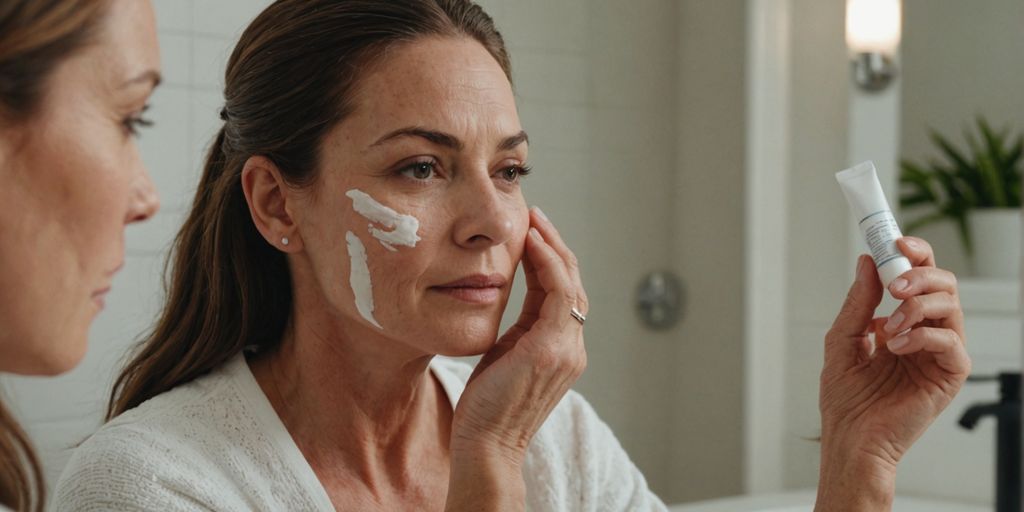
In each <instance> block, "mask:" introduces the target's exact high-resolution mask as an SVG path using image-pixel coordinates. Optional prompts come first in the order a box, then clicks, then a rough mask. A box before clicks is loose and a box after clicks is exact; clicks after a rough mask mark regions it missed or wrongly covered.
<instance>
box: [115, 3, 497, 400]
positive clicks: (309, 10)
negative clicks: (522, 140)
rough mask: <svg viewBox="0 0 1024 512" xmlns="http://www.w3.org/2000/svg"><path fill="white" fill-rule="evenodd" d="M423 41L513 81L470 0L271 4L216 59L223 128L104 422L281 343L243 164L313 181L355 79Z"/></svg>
mask: <svg viewBox="0 0 1024 512" xmlns="http://www.w3.org/2000/svg"><path fill="white" fill-rule="evenodd" d="M425 37H470V38H473V39H474V40H476V41H478V42H479V43H480V44H482V45H483V46H484V47H485V48H486V49H487V50H488V51H489V52H490V54H491V55H492V56H493V57H494V59H495V60H496V61H497V62H498V63H499V64H500V65H501V67H502V69H503V70H504V71H505V75H506V76H507V77H509V80H510V81H511V71H510V68H511V66H510V63H509V57H508V53H507V52H506V50H505V44H504V41H503V40H502V37H501V34H500V33H498V31H497V30H496V29H495V27H494V23H493V21H492V20H491V18H490V16H488V15H487V14H486V13H485V12H484V11H483V9H481V8H480V7H479V6H478V5H476V4H474V3H473V2H471V1H469V0H404V1H401V2H395V1H391V0H278V1H276V2H274V3H273V4H272V5H271V6H269V7H268V8H267V9H266V10H264V11H263V12H262V13H261V14H260V15H259V16H258V17H257V18H256V19H255V20H254V21H253V22H252V23H251V24H250V25H249V27H248V28H247V29H246V30H245V32H244V33H243V34H242V37H241V39H240V40H239V42H238V45H237V46H235V50H234V52H233V53H232V54H231V58H230V60H229V62H228V68H227V73H226V77H225V88H224V97H225V107H224V109H223V110H222V111H221V118H222V119H223V120H224V127H223V128H222V129H221V130H220V132H219V133H218V134H217V136H216V139H215V140H214V142H213V145H212V147H211V148H210V150H209V153H208V154H207V157H206V165H205V168H204V169H203V175H202V178H201V180H200V183H199V187H198V190H197V192H196V196H195V199H194V201H193V204H192V210H191V212H190V214H189V217H188V219H187V220H186V221H185V225H184V226H183V227H182V228H181V230H180V231H179V232H178V235H177V237H176V239H175V242H174V246H173V249H172V254H171V256H170V257H169V259H168V265H169V270H168V271H167V273H166V275H165V287H166V288H167V295H168V296H167V302H166V304H165V306H164V309H163V312H162V313H161V315H160V317H159V319H158V321H157V322H156V324H155V326H154V327H153V328H152V331H151V332H149V333H147V334H146V335H144V337H143V340H142V341H141V343H140V346H139V348H138V350H137V352H136V354H135V355H134V357H133V359H132V360H131V361H130V362H129V363H128V365H127V366H126V367H125V369H124V370H123V372H122V373H121V375H120V376H119V377H118V378H117V380H116V381H115V383H114V388H113V390H112V391H111V396H110V402H109V405H108V409H107V418H108V419H110V418H113V417H114V416H117V415H118V414H121V413H122V412H124V411H126V410H128V409H131V408H133V407H135V406H137V405H139V404H140V403H142V402H144V401H146V400H147V399H149V398H152V397H154V396H156V395H158V394H160V393H163V392H164V391H167V390H169V389H171V388H173V387H175V386H177V385H179V384H183V383H186V382H189V381H191V380H193V379H195V378H196V377H198V376H201V375H203V374H205V373H207V372H209V371H211V370H212V369H214V368H217V367H218V366H220V365H222V364H224V363H225V362H226V361H227V360H228V359H230V358H231V357H233V356H235V355H236V354H238V353H239V352H241V351H242V349H243V348H245V347H248V346H255V347H256V348H257V349H258V350H260V351H269V350H270V349H273V348H274V347H276V346H277V345H278V344H279V343H280V340H281V338H282V336H283V335H284V332H285V329H286V327H287V326H288V323H289V321H290V319H291V315H292V289H291V286H292V283H291V275H290V273H289V270H288V265H287V260H286V259H285V257H284V255H283V254H282V253H281V252H279V251H278V250H277V249H275V248H274V247H272V246H271V245H270V244H268V243H267V242H266V241H265V240H264V239H263V237H262V236H261V235H260V234H259V232H258V231H257V230H256V228H255V226H254V225H253V222H252V218H251V216H250V214H249V209H248V206H247V204H246V200H245V196H244V194H243V192H242V186H241V172H242V167H243V166H244V164H245V162H246V160H247V159H248V158H249V157H251V156H253V155H262V156H264V157H266V158H269V159H270V160H271V161H273V162H274V164H275V165H277V167H278V168H279V169H280V171H281V173H282V175H283V176H284V178H285V180H286V181H287V182H288V183H289V184H290V185H292V186H308V185H311V184H312V183H313V182H314V181H315V180H316V178H317V169H318V165H319V158H320V147H321V144H322V142H323V139H324V137H325V135H326V134H327V133H328V132H329V131H330V130H331V129H332V128H333V127H334V126H335V125H336V124H337V123H339V122H341V121H343V120H344V119H345V118H346V117H347V116H348V115H349V114H350V113H351V112H352V111H353V109H354V108H355V105H354V104H353V101H354V100H353V97H354V93H355V88H356V87H357V85H358V81H359V78H360V76H361V74H362V73H365V70H366V69H368V67H369V66H370V65H372V64H373V63H374V62H376V61H378V60H379V59H380V58H381V56H382V55H383V53H384V52H385V51H386V50H387V49H388V48H393V47H394V46H395V45H400V44H407V43H409V42H411V41H415V40H417V39H421V38H425Z"/></svg>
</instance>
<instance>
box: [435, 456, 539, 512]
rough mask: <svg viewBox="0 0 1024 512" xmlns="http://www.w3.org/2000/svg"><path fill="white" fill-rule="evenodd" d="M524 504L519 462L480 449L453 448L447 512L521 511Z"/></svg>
mask: <svg viewBox="0 0 1024 512" xmlns="http://www.w3.org/2000/svg"><path fill="white" fill-rule="evenodd" d="M525 503H526V484H525V482H524V481H523V474H522V462H521V459H516V458H515V457H511V456H509V455H508V454H505V453H502V452H501V451H499V450H494V449H490V448H488V447H483V446H477V447H469V446H460V447H458V448H456V447H453V448H452V451H451V473H450V477H449V480H448V500H447V505H446V507H445V508H446V510H452V511H454V510H481V511H489V510H493V511H504V510H523V509H524V508H525Z"/></svg>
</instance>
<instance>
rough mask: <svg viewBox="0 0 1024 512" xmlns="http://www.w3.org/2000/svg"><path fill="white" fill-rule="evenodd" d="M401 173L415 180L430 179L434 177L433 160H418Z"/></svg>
mask: <svg viewBox="0 0 1024 512" xmlns="http://www.w3.org/2000/svg"><path fill="white" fill-rule="evenodd" d="M401 174H403V175H405V176H408V177H410V178H412V179H415V180H428V179H430V178H433V177H434V163H433V162H416V163H414V164H412V165H410V166H408V167H405V168H403V169H402V170H401Z"/></svg>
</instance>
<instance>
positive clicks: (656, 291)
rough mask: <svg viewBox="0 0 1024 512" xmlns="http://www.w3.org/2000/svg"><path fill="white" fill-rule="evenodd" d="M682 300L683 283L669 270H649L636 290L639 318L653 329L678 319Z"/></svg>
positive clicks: (663, 327)
mask: <svg viewBox="0 0 1024 512" xmlns="http://www.w3.org/2000/svg"><path fill="white" fill-rule="evenodd" d="M683 301H684V290H683V285H682V283H681V282H680V281H679V278H678V277H676V276H675V275H674V274H672V273H671V272H651V273H650V274H647V275H646V276H644V277H643V279H641V280H640V285H639V286H638V287H637V290H636V311H637V314H638V315H639V316H640V320H641V321H642V322H643V323H644V325H646V326H647V327H649V328H651V329H654V330H663V329H668V328H670V327H672V326H673V325H675V324H676V322H677V321H679V318H680V316H681V315H682V308H683Z"/></svg>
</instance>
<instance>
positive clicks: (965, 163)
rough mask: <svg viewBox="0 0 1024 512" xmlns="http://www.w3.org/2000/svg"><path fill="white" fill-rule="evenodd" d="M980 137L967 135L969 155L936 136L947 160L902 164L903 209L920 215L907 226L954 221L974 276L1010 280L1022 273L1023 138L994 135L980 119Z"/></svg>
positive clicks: (1006, 133) (911, 229)
mask: <svg viewBox="0 0 1024 512" xmlns="http://www.w3.org/2000/svg"><path fill="white" fill-rule="evenodd" d="M976 124H977V127H976V128H977V131H976V132H972V131H970V130H966V131H965V132H964V139H965V142H966V150H961V149H960V148H958V147H956V146H955V145H953V143H952V142H950V140H949V139H948V138H947V137H946V136H944V135H942V134H940V133H938V132H936V131H934V130H932V131H931V133H930V137H931V140H932V141H933V142H934V143H935V145H936V146H937V147H938V149H939V152H940V153H941V155H942V159H937V158H931V159H929V160H928V162H927V163H924V164H922V163H918V162H914V161H910V160H907V159H903V160H901V161H900V170H901V172H900V184H901V194H900V206H901V207H902V208H903V209H904V210H906V209H909V208H913V209H914V210H915V211H917V212H919V215H918V216H917V217H916V218H913V219H911V220H910V221H909V222H907V223H906V225H905V226H904V228H905V230H906V232H907V233H908V234H912V233H913V232H914V231H915V230H917V229H919V228H921V227H922V226H925V225H928V224H931V223H934V222H939V221H944V220H951V221H953V222H954V223H955V225H956V226H957V229H958V231H959V234H960V239H961V241H962V242H963V245H964V249H965V250H966V252H967V254H968V256H970V258H971V260H972V263H973V266H974V271H975V274H976V275H978V276H979V277H986V278H1010V277H1016V276H1018V275H1019V269H1020V231H1021V226H1020V217H1021V212H1020V207H1021V171H1022V167H1024V157H1022V153H1024V135H1020V134H1018V135H1017V136H1016V137H1013V136H1011V134H1010V130H1009V129H1002V130H998V131H997V130H993V129H992V127H991V126H990V125H989V124H988V122H986V121H985V119H984V118H982V117H978V119H977V121H976Z"/></svg>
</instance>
